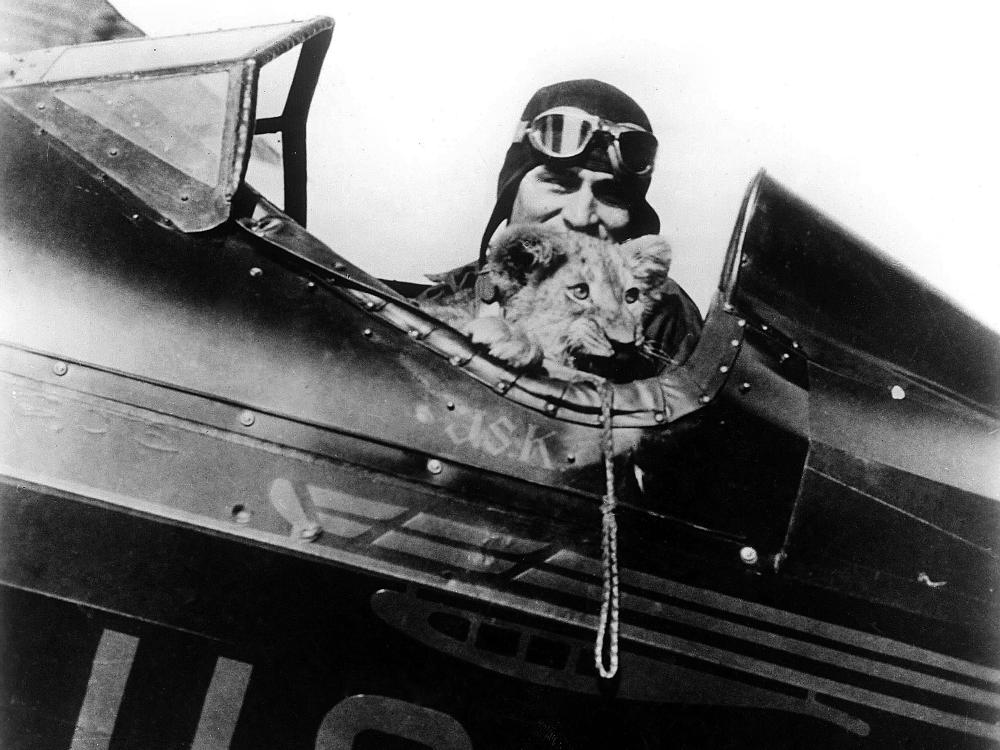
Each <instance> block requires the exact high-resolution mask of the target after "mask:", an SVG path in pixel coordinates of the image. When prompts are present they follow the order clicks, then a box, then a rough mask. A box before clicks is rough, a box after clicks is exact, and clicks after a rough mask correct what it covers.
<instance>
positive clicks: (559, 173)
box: [538, 168, 580, 190]
mask: <svg viewBox="0 0 1000 750" xmlns="http://www.w3.org/2000/svg"><path fill="white" fill-rule="evenodd" d="M538 178H539V180H541V181H542V182H544V183H546V184H548V185H550V186H552V187H553V188H555V189H558V190H576V189H577V188H579V187H580V176H579V175H578V174H577V173H576V172H572V171H570V170H568V169H557V168H547V169H543V170H542V171H541V173H540V174H539V177H538Z"/></svg>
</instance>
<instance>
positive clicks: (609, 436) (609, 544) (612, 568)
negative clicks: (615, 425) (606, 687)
mask: <svg viewBox="0 0 1000 750" xmlns="http://www.w3.org/2000/svg"><path fill="white" fill-rule="evenodd" d="M613 402H614V387H613V386H612V385H611V383H608V382H605V383H604V385H603V390H602V391H601V427H602V434H601V452H602V453H603V454H604V480H605V494H604V501H603V502H602V503H601V569H602V572H603V575H604V582H603V585H602V587H601V614H600V617H599V619H598V624H597V641H596V643H595V644H594V665H595V666H596V667H597V671H598V673H599V674H600V675H601V677H603V678H604V679H606V680H610V679H611V678H612V677H614V676H615V674H617V672H618V621H619V593H618V520H617V519H616V518H615V506H616V505H617V503H618V501H617V499H616V498H615V464H614V460H615V442H614V435H613V433H612V428H611V415H612V406H613V405H614V404H613ZM605 654H607V659H605Z"/></svg>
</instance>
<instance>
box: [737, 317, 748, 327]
mask: <svg viewBox="0 0 1000 750" xmlns="http://www.w3.org/2000/svg"><path fill="white" fill-rule="evenodd" d="M746 324H747V322H746V321H745V320H743V318H740V319H739V320H737V321H736V325H738V326H739V327H740V328H743V327H744V326H745V325H746Z"/></svg>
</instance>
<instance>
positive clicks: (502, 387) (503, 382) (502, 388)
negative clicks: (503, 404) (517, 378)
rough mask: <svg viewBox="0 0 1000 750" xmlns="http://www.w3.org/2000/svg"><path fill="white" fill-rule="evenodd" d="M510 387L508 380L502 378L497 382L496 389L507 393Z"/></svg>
mask: <svg viewBox="0 0 1000 750" xmlns="http://www.w3.org/2000/svg"><path fill="white" fill-rule="evenodd" d="M509 388H510V383H508V382H507V381H506V380H501V381H500V382H498V383H497V384H496V389H497V391H498V392H500V393H506V392H507V390H508V389H509Z"/></svg>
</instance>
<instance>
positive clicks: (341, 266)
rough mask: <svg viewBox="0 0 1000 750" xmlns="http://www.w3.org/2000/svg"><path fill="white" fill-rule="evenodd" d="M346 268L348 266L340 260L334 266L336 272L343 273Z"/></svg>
mask: <svg viewBox="0 0 1000 750" xmlns="http://www.w3.org/2000/svg"><path fill="white" fill-rule="evenodd" d="M345 268H347V265H346V264H345V263H344V262H343V261H340V260H338V261H337V262H336V263H334V264H333V270H334V271H343V270H344V269H345Z"/></svg>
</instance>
